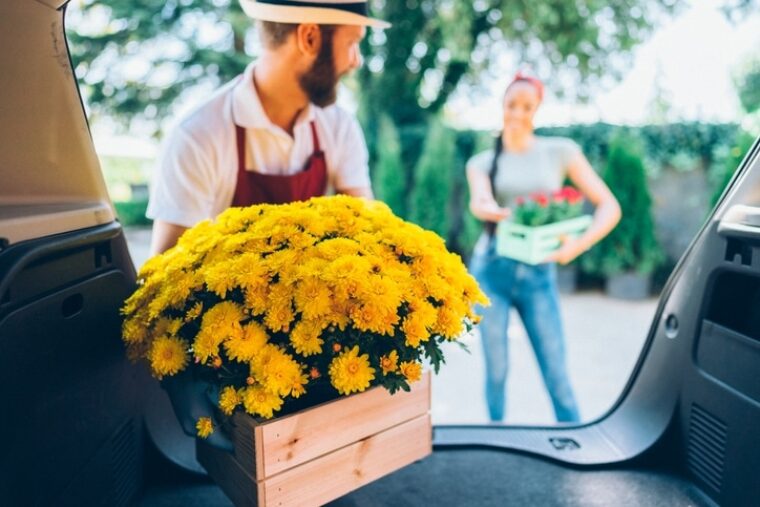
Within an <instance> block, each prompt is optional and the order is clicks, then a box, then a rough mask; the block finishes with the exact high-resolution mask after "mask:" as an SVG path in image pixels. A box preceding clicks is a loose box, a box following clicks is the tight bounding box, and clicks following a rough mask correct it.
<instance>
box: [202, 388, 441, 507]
mask: <svg viewBox="0 0 760 507" xmlns="http://www.w3.org/2000/svg"><path fill="white" fill-rule="evenodd" d="M429 411H430V375H429V374H428V373H425V374H424V375H423V377H422V380H420V381H419V382H416V383H414V384H412V386H411V391H410V392H403V391H399V392H397V393H396V394H394V395H391V394H389V393H388V391H386V390H385V389H384V388H382V387H375V388H373V389H370V390H367V391H365V392H363V393H360V394H355V395H352V396H348V397H342V398H338V399H335V400H332V401H328V402H326V403H323V404H321V405H317V406H315V407H311V408H308V409H305V410H302V411H299V412H296V413H294V414H291V415H288V416H283V417H279V418H276V419H273V420H269V421H265V422H259V421H257V420H256V419H254V418H253V417H251V416H248V415H245V414H241V413H238V414H236V415H235V416H234V417H233V421H232V428H231V432H232V435H233V441H234V445H235V449H234V452H233V453H232V454H230V453H227V452H224V451H220V450H218V449H216V448H213V447H211V446H209V445H208V444H206V443H205V442H203V441H202V440H198V442H197V455H198V461H199V462H200V463H201V465H203V467H204V468H206V470H207V471H208V473H209V475H210V476H211V477H212V478H213V479H214V480H215V481H216V483H217V484H218V485H219V486H220V487H221V488H222V490H223V491H224V492H225V493H226V494H227V496H228V497H229V498H230V499H231V500H232V502H233V503H234V504H235V505H236V506H237V507H241V506H266V505H321V504H324V503H326V502H329V501H331V500H334V499H336V498H338V497H340V496H343V495H345V494H346V493H349V492H350V491H353V490H354V489H357V488H359V487H361V486H364V485H365V484H368V483H369V482H372V481H374V480H377V479H379V478H380V477H382V476H385V475H387V474H389V473H391V472H394V471H396V470H398V469H399V468H401V467H404V466H406V465H408V464H411V463H413V462H415V461H418V460H420V459H422V458H424V457H425V456H427V455H429V454H430V453H431V452H432V427H431V422H430V414H429Z"/></svg>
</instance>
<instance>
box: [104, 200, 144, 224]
mask: <svg viewBox="0 0 760 507" xmlns="http://www.w3.org/2000/svg"><path fill="white" fill-rule="evenodd" d="M113 205H114V208H116V216H117V217H118V219H119V221H120V222H121V225H124V226H132V225H150V224H152V223H153V222H152V221H151V220H150V219H149V218H147V217H146V216H145V211H146V210H147V209H148V201H147V200H139V201H126V202H114V203H113Z"/></svg>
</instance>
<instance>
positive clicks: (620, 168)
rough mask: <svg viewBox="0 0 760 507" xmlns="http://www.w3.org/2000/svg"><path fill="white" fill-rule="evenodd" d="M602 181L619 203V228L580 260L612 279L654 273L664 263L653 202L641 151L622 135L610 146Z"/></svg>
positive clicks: (590, 269) (586, 269) (585, 266)
mask: <svg viewBox="0 0 760 507" xmlns="http://www.w3.org/2000/svg"><path fill="white" fill-rule="evenodd" d="M603 178H604V181H605V183H606V184H607V186H608V187H609V188H610V190H611V191H612V193H613V194H614V195H615V197H616V198H617V200H618V202H619V203H620V207H621V209H622V211H623V216H622V219H621V220H620V223H619V224H618V225H617V227H616V228H615V229H614V230H613V231H612V232H611V233H610V234H609V235H608V236H607V237H606V238H604V239H603V240H602V241H600V242H599V243H598V244H597V245H596V246H595V247H594V248H593V249H592V250H591V251H590V252H589V253H587V254H586V255H584V256H583V258H582V259H581V266H582V267H583V268H584V270H585V271H587V272H588V273H593V274H600V275H604V276H612V275H616V274H620V273H624V272H627V271H637V272H640V273H651V272H652V271H653V270H654V269H655V268H656V267H657V266H658V265H659V264H660V263H661V262H662V260H663V254H662V251H661V250H660V247H659V245H658V243H657V238H656V237H655V232H654V223H653V220H652V213H651V206H652V200H651V197H650V195H649V189H648V188H647V179H646V172H645V170H644V164H643V162H642V159H641V155H640V153H639V150H638V149H637V148H636V147H635V142H634V141H632V140H631V139H630V138H627V137H625V136H624V135H620V136H619V137H617V138H616V139H615V140H614V141H613V142H612V143H611V146H610V154H609V159H608V161H607V165H606V167H605V169H604V173H603Z"/></svg>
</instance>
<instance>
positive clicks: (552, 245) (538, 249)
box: [496, 215, 593, 264]
mask: <svg viewBox="0 0 760 507" xmlns="http://www.w3.org/2000/svg"><path fill="white" fill-rule="evenodd" d="M592 221H593V218H592V216H591V215H583V216H580V217H578V218H571V219H570V220H563V221H561V222H554V223H553V224H547V225H541V226H538V227H529V226H527V225H520V224H516V223H513V222H509V221H504V222H500V223H499V225H498V227H497V228H496V253H498V254H499V255H503V256H504V257H509V258H511V259H515V260H518V261H521V262H524V263H526V264H540V263H542V262H543V261H544V260H545V259H546V258H547V257H548V256H549V255H551V254H552V253H553V252H554V251H556V250H557V249H558V248H559V246H560V244H561V243H562V239H561V238H562V237H571V238H573V237H578V236H580V235H581V234H583V232H584V231H585V230H586V229H588V227H589V225H591V222H592Z"/></svg>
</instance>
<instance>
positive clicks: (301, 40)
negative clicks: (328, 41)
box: [296, 23, 322, 57]
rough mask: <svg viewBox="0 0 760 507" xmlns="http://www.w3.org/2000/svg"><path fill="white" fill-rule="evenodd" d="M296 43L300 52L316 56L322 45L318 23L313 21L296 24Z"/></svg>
mask: <svg viewBox="0 0 760 507" xmlns="http://www.w3.org/2000/svg"><path fill="white" fill-rule="evenodd" d="M296 44H297V46H298V50H299V51H300V52H301V53H302V54H304V55H308V56H314V57H316V56H317V54H319V48H320V47H321V46H322V31H321V30H320V29H319V25H316V24H314V23H304V24H301V25H298V28H297V29H296Z"/></svg>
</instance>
